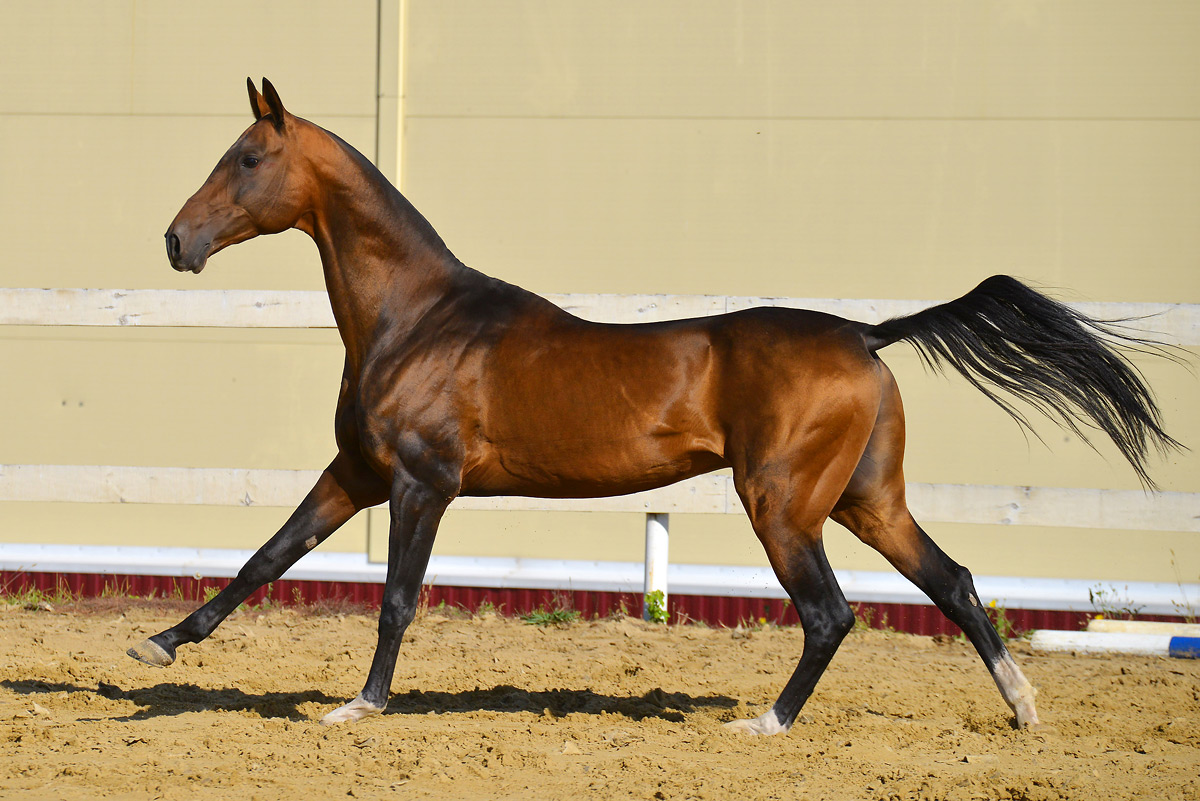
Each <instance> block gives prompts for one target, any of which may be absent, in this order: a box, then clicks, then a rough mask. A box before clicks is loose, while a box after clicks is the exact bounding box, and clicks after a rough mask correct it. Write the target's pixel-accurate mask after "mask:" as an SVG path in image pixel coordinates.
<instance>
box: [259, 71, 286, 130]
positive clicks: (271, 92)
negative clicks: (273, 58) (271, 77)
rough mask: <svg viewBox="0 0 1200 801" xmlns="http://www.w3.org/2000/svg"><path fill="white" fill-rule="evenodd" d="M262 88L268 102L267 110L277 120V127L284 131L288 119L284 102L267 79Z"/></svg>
mask: <svg viewBox="0 0 1200 801" xmlns="http://www.w3.org/2000/svg"><path fill="white" fill-rule="evenodd" d="M262 86H263V96H264V97H265V98H266V100H267V108H268V109H269V110H270V112H271V115H272V116H273V117H274V118H275V127H276V128H278V129H280V130H282V129H283V124H284V121H285V119H286V117H287V110H286V109H284V107H283V101H282V100H280V99H279V93H278V92H276V91H275V87H274V86H272V85H271V82H270V81H268V80H267V79H266V78H263V80H262Z"/></svg>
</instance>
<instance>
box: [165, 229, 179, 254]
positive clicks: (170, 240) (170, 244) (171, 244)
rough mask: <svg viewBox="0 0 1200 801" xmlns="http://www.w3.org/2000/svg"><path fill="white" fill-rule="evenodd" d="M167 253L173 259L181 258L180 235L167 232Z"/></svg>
mask: <svg viewBox="0 0 1200 801" xmlns="http://www.w3.org/2000/svg"><path fill="white" fill-rule="evenodd" d="M167 255H168V256H170V257H171V258H172V259H177V258H179V237H177V236H176V235H175V234H167Z"/></svg>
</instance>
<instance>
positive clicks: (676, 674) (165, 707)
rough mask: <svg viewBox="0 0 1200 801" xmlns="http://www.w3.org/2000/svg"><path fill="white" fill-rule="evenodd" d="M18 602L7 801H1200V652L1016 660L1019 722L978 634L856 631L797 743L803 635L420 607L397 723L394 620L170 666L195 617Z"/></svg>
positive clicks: (261, 629)
mask: <svg viewBox="0 0 1200 801" xmlns="http://www.w3.org/2000/svg"><path fill="white" fill-rule="evenodd" d="M177 617H178V612H170V613H165V612H164V611H163V610H161V609H159V610H154V609H149V608H145V607H138V606H132V605H126V608H111V607H110V608H108V609H101V610H99V611H96V610H95V609H93V610H91V611H88V610H86V609H80V608H79V607H71V608H70V611H65V612H64V611H63V610H61V609H59V610H55V611H33V610H28V609H23V608H20V607H14V606H10V605H7V604H3V603H0V643H2V645H3V648H2V649H0V798H39V799H42V798H45V799H56V798H63V799H67V798H69V799H78V798H98V797H104V798H127V799H151V798H167V799H175V798H189V799H191V798H199V799H205V798H223V799H228V798H238V799H243V798H244V799H288V800H289V801H295V799H297V798H306V799H313V801H315V800H316V799H323V798H347V797H349V798H389V799H395V798H409V797H414V798H445V799H473V798H536V799H578V798H581V797H590V798H647V799H692V798H697V799H714V798H718V799H723V798H738V799H760V798H761V799H777V798H778V799H1060V798H1061V799H1091V798H1106V799H1122V798H1145V799H1155V801H1164V800H1165V799H1200V663H1197V662H1196V661H1185V660H1168V659H1151V658H1128V657H1121V658H1106V657H1091V656H1089V657H1071V656H1065V655H1062V656H1058V655H1056V656H1042V655H1033V654H1031V653H1029V652H1028V649H1027V648H1026V647H1025V646H1023V645H1021V644H1019V643H1018V644H1016V645H1015V647H1014V651H1015V652H1016V656H1017V659H1018V660H1019V661H1020V662H1021V663H1022V664H1023V666H1024V667H1025V670H1026V673H1027V675H1028V676H1029V678H1030V679H1031V680H1032V681H1033V683H1034V684H1035V685H1036V686H1037V687H1038V688H1039V690H1040V696H1039V702H1040V711H1041V715H1042V719H1043V721H1044V722H1045V723H1046V724H1048V725H1046V726H1045V727H1044V728H1043V729H1042V730H1039V731H1036V732H1028V731H1016V730H1014V729H1013V728H1012V723H1011V718H1010V716H1009V713H1008V710H1007V707H1005V706H1004V704H1003V702H1002V701H1001V700H1000V697H999V694H998V692H997V691H996V689H995V686H994V685H993V684H992V681H991V678H990V677H989V676H988V674H987V672H986V671H985V670H984V668H983V665H982V663H981V662H980V661H979V660H978V658H977V657H976V656H975V654H974V652H973V651H972V650H971V649H970V648H969V646H966V645H964V644H962V643H961V642H957V641H952V640H951V641H946V640H945V638H943V641H936V642H935V641H934V640H933V639H930V638H928V637H915V636H909V635H900V634H890V633H883V632H866V633H859V632H856V633H854V634H851V635H850V637H848V638H847V640H846V642H845V644H844V645H843V646H842V649H841V651H840V652H839V653H838V655H837V657H836V658H835V659H834V662H833V664H832V665H831V667H830V669H829V671H828V672H827V673H826V674H825V677H824V678H823V679H822V681H821V683H820V684H819V685H818V687H817V691H816V694H815V695H814V696H813V698H812V699H811V701H810V702H809V704H808V706H807V707H806V708H805V710H804V715H803V717H802V719H801V722H800V723H798V724H797V726H796V727H795V728H794V729H793V730H792V732H791V733H790V734H787V735H782V736H776V737H770V738H752V737H747V736H744V735H736V734H733V733H728V732H726V731H725V730H723V729H722V727H721V723H722V722H723V721H726V720H730V719H732V718H734V717H746V716H749V715H755V714H758V713H760V712H762V711H764V710H765V709H766V708H767V707H768V706H769V704H770V703H771V701H772V700H773V699H774V697H775V695H776V694H777V692H778V691H779V689H780V688H781V687H782V685H783V682H784V681H785V680H786V678H787V677H788V675H790V673H791V670H792V668H793V667H794V663H795V660H796V659H797V657H798V655H799V653H800V646H801V643H802V641H803V635H802V634H801V632H800V631H798V630H796V629H776V628H767V629H764V630H760V631H749V632H742V631H730V630H728V629H707V628H702V627H695V626H679V627H675V626H672V627H663V626H658V627H654V626H650V625H647V624H643V623H642V622H641V621H636V620H632V619H622V620H604V621H596V622H583V623H575V624H573V625H570V626H568V627H564V628H537V627H534V626H530V625H527V624H524V623H522V622H521V621H519V620H511V619H504V618H498V617H495V616H494V615H485V616H475V617H459V618H448V617H444V616H439V615H434V614H429V615H425V616H423V617H422V618H421V619H419V620H418V621H417V622H416V623H415V624H414V626H413V627H412V629H411V630H410V636H409V638H408V640H407V641H406V643H405V645H404V646H403V648H402V649H401V655H400V662H399V667H398V669H397V671H396V679H395V682H394V684H393V690H394V695H393V697H392V700H391V703H390V706H389V709H388V712H387V714H385V715H383V716H381V717H376V718H373V719H368V720H366V721H364V722H361V723H358V724H355V725H348V726H341V727H334V728H325V727H322V726H320V725H319V724H318V723H317V722H316V719H317V718H319V717H320V716H321V715H322V714H324V713H325V712H326V711H328V710H329V709H331V708H333V707H334V706H337V705H339V704H341V703H343V702H344V701H346V700H347V699H349V698H352V697H353V696H354V695H356V694H357V692H358V690H359V689H360V688H361V684H362V681H363V679H364V677H365V671H366V669H367V666H368V664H369V662H370V656H371V653H372V650H373V647H374V632H375V620H374V618H373V617H372V616H367V615H359V614H348V615H331V616H311V615H306V614H303V613H297V612H295V611H289V610H282V611H280V610H274V611H269V612H266V613H259V612H241V613H237V614H235V615H234V616H233V617H231V618H230V619H229V620H228V621H227V622H226V623H225V624H224V625H223V626H222V627H221V628H220V629H219V630H218V631H217V633H216V634H215V635H214V636H213V637H212V638H211V639H209V640H208V641H207V642H205V643H203V644H200V645H197V646H191V647H185V648H183V649H181V650H180V660H179V661H178V662H176V664H175V665H173V666H172V667H170V668H167V669H165V670H164V669H156V668H151V667H148V666H144V665H141V664H138V663H135V662H133V661H132V660H130V659H128V658H127V657H126V656H125V655H124V651H125V648H126V647H127V646H128V645H130V644H133V643H134V642H137V641H139V640H141V639H142V638H144V637H145V636H146V635H148V634H153V633H156V632H158V631H159V630H161V629H162V628H164V627H165V626H166V625H169V624H170V623H173V622H175V619H176V618H177Z"/></svg>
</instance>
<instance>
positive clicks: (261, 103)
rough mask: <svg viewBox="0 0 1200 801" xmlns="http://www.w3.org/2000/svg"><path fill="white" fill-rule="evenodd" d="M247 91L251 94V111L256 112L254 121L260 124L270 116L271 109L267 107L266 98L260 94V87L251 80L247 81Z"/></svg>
mask: <svg viewBox="0 0 1200 801" xmlns="http://www.w3.org/2000/svg"><path fill="white" fill-rule="evenodd" d="M246 89H247V90H248V91H249V92H250V110H251V111H252V112H254V121H255V122H258V121H259V120H261V119H262V118H263V117H265V116H267V115H268V114H270V113H271V109H270V108H269V107H268V106H267V101H266V98H264V97H263V96H262V95H261V94H259V92H258V87H256V86H255V85H254V81H253V80H251V79H250V78H247V79H246Z"/></svg>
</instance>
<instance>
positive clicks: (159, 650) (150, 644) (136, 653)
mask: <svg viewBox="0 0 1200 801" xmlns="http://www.w3.org/2000/svg"><path fill="white" fill-rule="evenodd" d="M125 653H127V654H129V655H130V656H132V657H133V658H134V659H136V660H137V661H139V662H145V663H146V664H147V665H154V667H166V666H167V665H169V664H171V663H172V662H174V661H175V649H174V648H172V649H171V650H170V651H168V650H167V649H166V648H163V647H162V646H161V645H159V644H158V643H156V642H155V641H154V640H142V642H141V644H139V645H135V646H134V647H132V648H130V649H129V650H128V651H126V652H125Z"/></svg>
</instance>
